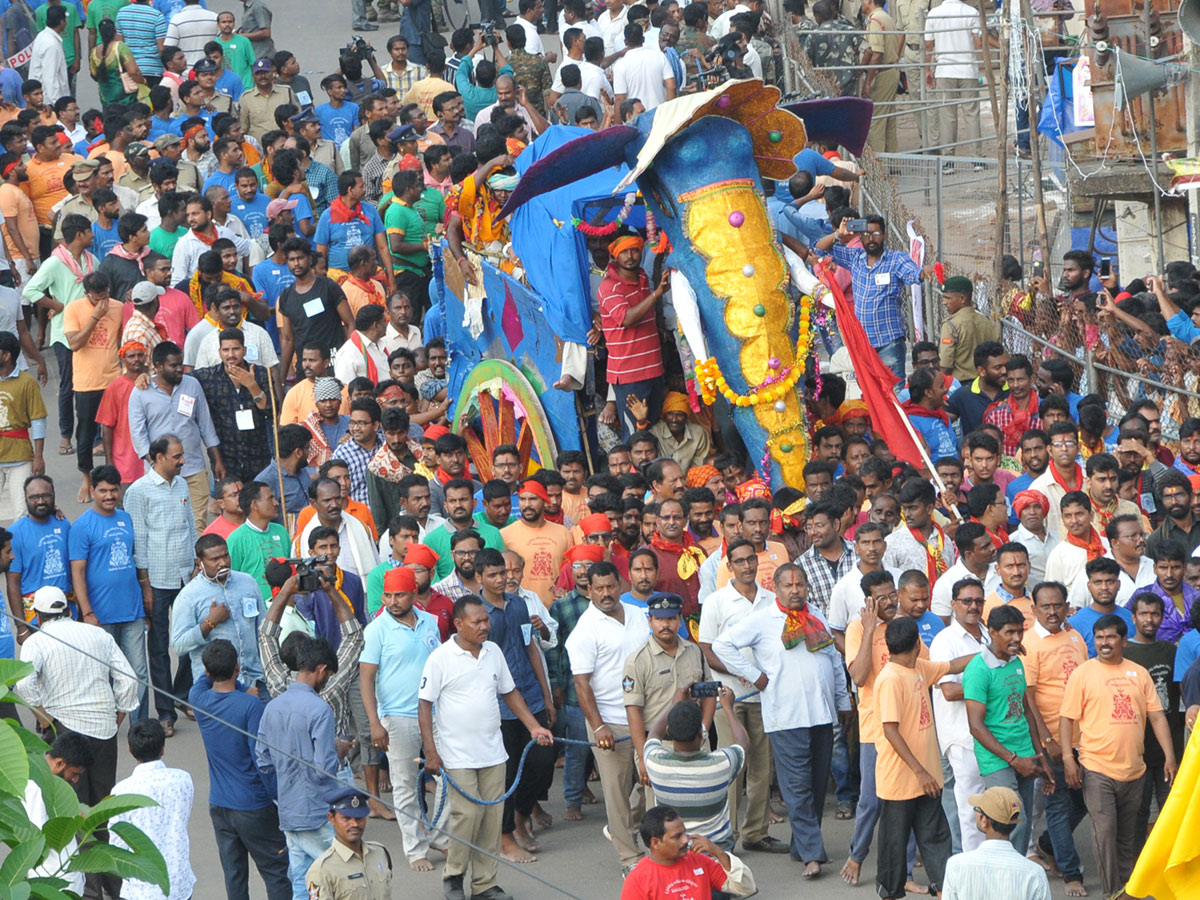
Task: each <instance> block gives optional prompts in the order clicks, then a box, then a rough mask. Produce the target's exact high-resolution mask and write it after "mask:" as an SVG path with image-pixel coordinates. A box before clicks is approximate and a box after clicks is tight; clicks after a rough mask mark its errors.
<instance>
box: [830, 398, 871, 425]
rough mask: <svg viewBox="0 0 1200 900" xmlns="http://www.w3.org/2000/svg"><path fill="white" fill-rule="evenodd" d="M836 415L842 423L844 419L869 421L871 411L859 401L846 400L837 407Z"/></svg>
mask: <svg viewBox="0 0 1200 900" xmlns="http://www.w3.org/2000/svg"><path fill="white" fill-rule="evenodd" d="M838 415H839V416H840V417H841V419H842V421H843V422H844V421H845V420H846V419H859V418H862V419H869V418H871V410H870V409H868V408H867V404H865V403H863V402H862V401H861V400H847V401H846V402H845V403H843V404H842V405H841V406H839V407H838Z"/></svg>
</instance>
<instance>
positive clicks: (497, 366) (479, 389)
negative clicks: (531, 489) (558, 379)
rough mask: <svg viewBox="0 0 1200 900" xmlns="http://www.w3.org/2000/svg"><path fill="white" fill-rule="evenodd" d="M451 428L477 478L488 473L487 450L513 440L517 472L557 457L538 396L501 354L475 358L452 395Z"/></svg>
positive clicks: (526, 472)
mask: <svg viewBox="0 0 1200 900" xmlns="http://www.w3.org/2000/svg"><path fill="white" fill-rule="evenodd" d="M454 408H455V410H456V412H455V416H454V427H453V431H454V433H455V434H459V435H462V437H463V438H464V439H465V440H466V442H467V453H468V454H470V456H471V463H472V465H473V466H474V468H475V471H476V472H478V473H479V477H480V478H481V479H482V480H483V481H485V482H486V481H488V480H490V479H491V478H492V477H493V476H492V451H493V450H495V449H496V448H497V447H499V446H501V445H503V444H516V445H517V449H518V450H520V451H521V471H522V477H524V476H525V475H529V474H532V473H533V472H536V471H537V470H538V469H540V468H542V467H543V466H545V465H553V461H554V458H555V457H556V456H558V448H557V446H556V445H555V443H554V435H553V433H551V431H550V425H549V421H548V419H547V418H546V412H545V410H543V409H542V401H541V400H540V399H538V395H537V392H536V391H534V389H533V385H531V384H530V383H529V379H527V378H526V377H525V376H524V375H523V374H522V373H521V370H520V369H518V368H517V367H516V366H514V365H513V364H512V363H510V362H508V361H506V360H502V359H485V360H484V361H483V362H481V363H479V365H477V366H476V367H475V368H474V369H472V370H471V374H470V375H468V376H467V380H466V382H465V383H464V384H463V386H462V390H461V391H460V392H459V395H458V402H457V403H456V404H455V407H454Z"/></svg>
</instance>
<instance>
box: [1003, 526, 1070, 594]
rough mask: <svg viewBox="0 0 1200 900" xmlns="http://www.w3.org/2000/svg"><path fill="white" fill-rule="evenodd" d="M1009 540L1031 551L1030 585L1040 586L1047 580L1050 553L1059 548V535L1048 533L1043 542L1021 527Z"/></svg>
mask: <svg viewBox="0 0 1200 900" xmlns="http://www.w3.org/2000/svg"><path fill="white" fill-rule="evenodd" d="M1009 539H1010V540H1013V541H1015V542H1016V543H1018V544H1024V545H1025V549H1026V550H1028V551H1029V581H1028V583H1029V584H1033V585H1036V584H1039V583H1041V582H1043V581H1045V580H1046V560H1047V558H1048V557H1049V556H1050V551H1051V550H1053V549H1054V548H1055V547H1057V546H1058V535H1057V534H1052V533H1050V532H1049V531H1047V532H1046V539H1045V540H1042V539H1041V538H1040V537H1038V536H1037V535H1036V534H1034V533H1033V532H1032V531H1030V530H1029V529H1028V528H1026V527H1025V526H1024V525H1021V526H1020V527H1018V528H1017V530H1016V531H1014V532H1013V533H1012V534H1011V535H1009Z"/></svg>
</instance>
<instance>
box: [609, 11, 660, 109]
mask: <svg viewBox="0 0 1200 900" xmlns="http://www.w3.org/2000/svg"><path fill="white" fill-rule="evenodd" d="M625 46H626V47H627V48H628V49H627V50H626V52H625V55H624V56H622V57H621V58H620V59H618V60H617V61H616V63H614V64H613V90H614V91H616V94H617V98H616V105H617V106H618V107H620V105H621V104H622V103H624V102H625V100H626V99H632V100H641V101H642V106H644V107H645V108H646V109H647V110H651V109H654V107H656V106H658V105H660V104H662V103H665V102H666V101H668V100H672V99H674V98H675V73H674V71H673V70H672V69H671V64H670V63H669V62H667V58H666V56H664V55H663V52H662V51H661V50H659V49H658V47H657V46H654V47H651V46H647V45H646V43H645V36H644V35H643V34H642V26H641V25H637V24H631V25H626V26H625Z"/></svg>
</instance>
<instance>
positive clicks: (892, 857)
mask: <svg viewBox="0 0 1200 900" xmlns="http://www.w3.org/2000/svg"><path fill="white" fill-rule="evenodd" d="M884 637H885V640H886V642H887V649H888V653H889V660H888V663H887V665H886V666H884V667H883V671H881V672H880V673H879V676H878V677H877V678H876V679H875V704H876V709H877V710H878V715H879V722H880V725H881V726H882V728H883V736H884V740H882V741H880V742H879V744H878V746H877V747H876V754H877V757H876V762H875V787H876V791H877V793H878V794H879V800H880V810H879V864H878V866H877V867H876V875H875V881H876V890H877V893H878V894H879V896H880V897H883V898H885V900H887V898H893V897H903V896H904V895H905V881H906V879H907V870H908V836H909V834H910V833H911V834H913V835H914V836H915V837H916V839H917V848H918V849H919V850H920V851H921V859H922V860H923V861H924V863H925V872H926V873H927V874H928V876H929V891H930V893H937V892H938V891H939V890H940V889H941V885H942V876H943V875H944V874H945V871H946V860H947V859H948V858H949V857H950V850H951V846H950V825H949V823H948V822H947V821H946V814H945V813H944V812H943V811H942V801H941V796H942V761H941V754H940V752H939V750H938V740H937V732H936V731H935V730H934V727H933V704H932V702H931V701H930V699H929V688H930V685H933V684H937V682H938V681H939V680H940V679H941V678H942V677H943V676H945V675H954V674H958V673H959V672H961V671H963V669H965V668H966V665H967V663H968V662H969V661H970V659H971V657H959V658H957V659H954V660H951V661H950V662H948V663H947V662H937V663H935V662H930V661H929V660H926V659H920V658H919V655H920V652H921V648H922V647H924V642H923V641H922V640H921V634H920V630H919V629H918V628H917V623H916V622H915V621H914V620H913V619H910V618H908V617H907V616H898V617H896V618H894V619H892V621H891V622H889V623H888V624H887V629H886V631H885V632H884Z"/></svg>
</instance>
